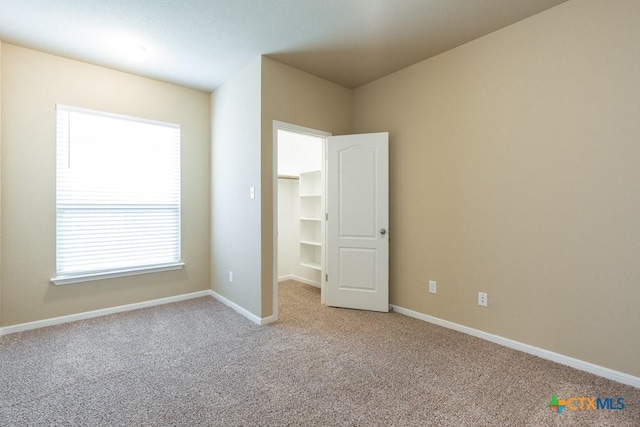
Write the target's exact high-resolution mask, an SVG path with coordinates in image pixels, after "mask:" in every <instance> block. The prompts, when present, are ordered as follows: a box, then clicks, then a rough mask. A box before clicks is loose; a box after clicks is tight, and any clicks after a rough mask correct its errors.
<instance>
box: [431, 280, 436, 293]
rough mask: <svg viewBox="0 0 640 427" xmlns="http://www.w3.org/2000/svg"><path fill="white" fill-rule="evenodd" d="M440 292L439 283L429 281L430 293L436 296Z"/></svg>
mask: <svg viewBox="0 0 640 427" xmlns="http://www.w3.org/2000/svg"><path fill="white" fill-rule="evenodd" d="M437 292H438V283H437V282H436V281H435V280H429V293H432V294H435V293H437Z"/></svg>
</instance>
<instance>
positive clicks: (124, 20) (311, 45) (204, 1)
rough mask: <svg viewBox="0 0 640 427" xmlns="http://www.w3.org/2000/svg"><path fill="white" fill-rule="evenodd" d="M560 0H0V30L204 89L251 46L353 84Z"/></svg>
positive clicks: (20, 41)
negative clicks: (130, 50) (127, 52)
mask: <svg viewBox="0 0 640 427" xmlns="http://www.w3.org/2000/svg"><path fill="white" fill-rule="evenodd" d="M564 1H566V0H182V1H180V0H0V40H2V41H4V42H8V43H13V44H17V45H21V46H25V47H30V48H34V49H38V50H42V51H45V52H50V53H54V54H57V55H61V56H65V57H69V58H73V59H79V60H82V61H85V62H90V63H94V64H98V65H103V66H106V67H111V68H115V69H119V70H123V71H128V72H132V73H135V74H140V75H143V76H147V77H152V78H156V79H159V80H164V81H168V82H172V83H177V84H181V85H184V86H188V87H193V88H197V89H202V90H206V91H212V90H213V89H215V88H216V87H218V86H219V85H221V84H222V83H224V82H225V81H226V80H227V79H228V78H229V77H230V76H231V75H232V74H233V73H234V72H235V71H237V70H238V69H240V68H242V67H243V66H244V65H245V64H247V63H248V62H249V61H251V60H253V59H255V58H257V57H258V56H260V55H268V56H270V57H272V58H274V59H276V60H278V61H280V62H283V63H285V64H289V65H292V66H294V67H296V68H299V69H302V70H304V71H307V72H309V73H312V74H315V75H318V76H320V77H323V78H326V79H328V80H331V81H334V82H336V83H339V84H341V85H343V86H346V87H349V88H354V87H358V86H360V85H362V84H365V83H368V82H370V81H373V80H375V79H377V78H379V77H382V76H384V75H387V74H389V73H391V72H393V71H396V70H399V69H402V68H404V67H406V66H408V65H411V64H414V63H416V62H419V61H421V60H423V59H426V58H428V57H431V56H434V55H437V54H438V53H441V52H444V51H446V50H448V49H451V48H454V47H456V46H459V45H461V44H463V43H466V42H468V41H470V40H473V39H476V38H478V37H481V36H483V35H485V34H488V33H490V32H492V31H495V30H497V29H500V28H503V27H505V26H507V25H510V24H512V23H514V22H517V21H520V20H522V19H524V18H527V17H529V16H531V15H534V14H536V13H538V12H541V11H543V10H545V9H548V8H550V7H553V6H555V5H557V4H560V3H562V2H564ZM123 37H124V38H127V39H129V40H132V41H134V42H136V43H140V44H143V45H144V46H145V47H146V48H147V51H148V53H149V58H148V60H147V61H146V62H144V63H142V64H134V63H131V62H130V61H129V60H128V59H126V58H125V57H124V56H123V55H122V53H121V52H119V51H118V50H117V49H115V48H114V46H113V44H114V41H115V40H117V39H120V38H123Z"/></svg>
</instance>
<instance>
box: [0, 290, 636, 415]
mask: <svg viewBox="0 0 640 427" xmlns="http://www.w3.org/2000/svg"><path fill="white" fill-rule="evenodd" d="M280 294H281V303H280V318H281V320H280V321H279V322H278V323H277V324H275V325H272V326H267V327H260V326H256V325H254V324H253V323H251V322H249V321H248V320H246V319H245V318H243V317H241V316H240V315H238V314H237V313H235V312H234V311H232V310H231V309H229V308H227V307H225V306H223V305H222V304H220V303H218V302H217V301H215V300H214V299H213V298H209V297H205V298H199V299H196V300H190V301H185V302H180V303H175V304H171V305H166V306H161V307H154V308H149V309H144V310H138V311H133V312H126V313H120V314H115V315H110V316H106V317H101V318H97V319H91V320H86V321H80V322H76V323H72V324H66V325H60V326H55V327H50V328H45V329H40V330H36V331H29V332H24V333H19V334H13V335H8V336H4V337H0V362H1V363H0V425H1V426H50V425H72V426H152V425H153V426H164V425H167V426H182V425H184V426H236V425H242V426H272V425H273V426H276V425H278V426H279V425H291V426H307V425H309V426H310V425H353V426H369V425H397V426H413V425H415V426H428V425H434V426H435V425H437V426H467V425H468V426H544V425H552V426H555V425H558V426H568V425H580V426H590V425H592V426H608V425H610V426H639V425H640V390H638V389H635V388H633V387H629V386H624V385H621V384H618V383H615V382H612V381H609V380H605V379H602V378H599V377H596V376H593V375H590V374H587V373H583V372H580V371H576V370H573V369H571V368H567V367H564V366H561V365H558V364H555V363H552V362H548V361H545V360H542V359H539V358H537V357H534V356H530V355H527V354H523V353H520V352H517V351H514V350H510V349H508V348H505V347H501V346H499V345H495V344H492V343H489V342H486V341H482V340H480V339H477V338H473V337H470V336H467V335H464V334H461V333H457V332H454V331H451V330H447V329H444V328H440V327H437V326H434V325H430V324H427V323H424V322H421V321H418V320H415V319H411V318H408V317H405V316H402V315H399V314H395V313H389V314H382V313H370V312H363V311H355V310H343V309H336V308H328V307H324V306H322V305H321V304H320V297H319V291H318V290H317V289H315V288H312V287H310V286H307V285H302V284H300V283H296V282H292V281H289V282H283V283H281V284H280ZM552 394H556V395H557V396H558V397H559V398H561V399H563V398H569V397H574V396H575V397H583V396H585V397H614V398H617V397H623V398H624V403H625V405H626V406H625V409H624V410H618V411H616V410H588V411H587V410H584V411H570V410H565V411H564V412H562V413H561V414H557V413H554V412H552V411H551V410H550V409H549V408H547V407H546V403H547V402H548V401H549V399H550V397H551V395H552Z"/></svg>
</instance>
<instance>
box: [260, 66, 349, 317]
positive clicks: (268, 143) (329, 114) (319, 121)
mask: <svg viewBox="0 0 640 427" xmlns="http://www.w3.org/2000/svg"><path fill="white" fill-rule="evenodd" d="M352 105H353V92H352V91H351V90H349V89H345V88H344V87H342V86H339V85H337V84H335V83H331V82H329V81H327V80H323V79H321V78H318V77H316V76H313V75H311V74H308V73H305V72H302V71H300V70H297V69H295V68H292V67H289V66H287V65H284V64H281V63H279V62H277V61H274V60H273V59H270V58H266V57H263V58H262V161H261V165H262V317H268V316H271V315H272V314H273V307H272V306H273V282H274V271H273V260H274V250H273V239H274V224H273V220H274V217H273V209H274V205H273V202H274V200H273V195H274V189H273V187H274V181H273V173H274V172H273V162H274V159H273V155H274V146H273V144H274V141H273V121H274V120H279V121H282V122H286V123H291V124H295V125H299V126H305V127H309V128H313V129H318V130H322V131H326V132H331V133H332V134H334V135H340V134H346V133H349V132H350V131H351V122H352Z"/></svg>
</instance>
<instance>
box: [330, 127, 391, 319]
mask: <svg viewBox="0 0 640 427" xmlns="http://www.w3.org/2000/svg"><path fill="white" fill-rule="evenodd" d="M388 157H389V134H388V133H387V132H382V133H371V134H362V135H344V136H332V137H329V138H328V139H327V213H328V220H327V236H328V239H327V257H326V261H327V265H326V273H327V282H326V303H327V305H330V306H333V307H345V308H356V309H361V310H373V311H384V312H386V311H389V232H388V230H389V208H388V205H389V161H388Z"/></svg>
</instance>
